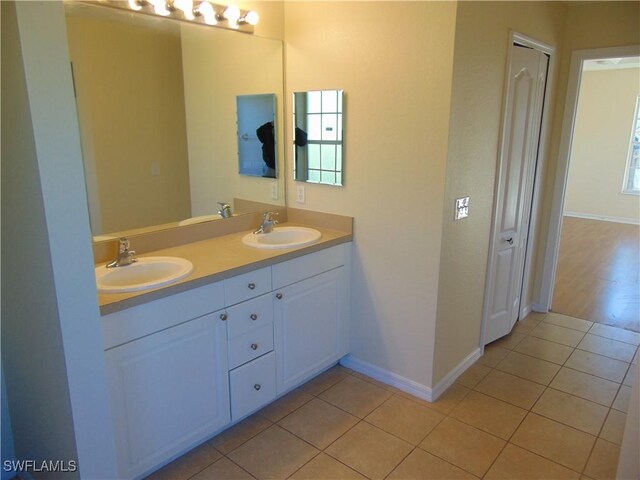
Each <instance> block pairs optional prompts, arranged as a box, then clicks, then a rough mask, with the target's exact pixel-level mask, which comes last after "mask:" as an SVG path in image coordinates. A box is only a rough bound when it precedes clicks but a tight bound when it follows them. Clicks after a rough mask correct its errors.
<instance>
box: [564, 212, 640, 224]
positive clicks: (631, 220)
mask: <svg viewBox="0 0 640 480" xmlns="http://www.w3.org/2000/svg"><path fill="white" fill-rule="evenodd" d="M562 215H563V216H565V217H575V218H586V219H587V220H601V221H603V222H614V223H628V224H630V225H640V219H638V218H628V217H612V216H609V215H594V214H591V213H581V212H562Z"/></svg>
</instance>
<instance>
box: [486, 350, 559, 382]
mask: <svg viewBox="0 0 640 480" xmlns="http://www.w3.org/2000/svg"><path fill="white" fill-rule="evenodd" d="M496 369H498V370H501V371H503V372H507V373H510V374H512V375H516V376H517V377H522V378H525V379H527V380H531V381H532V382H536V383H540V384H542V385H548V384H549V382H551V380H552V379H553V377H554V376H555V375H556V373H558V371H559V370H560V366H559V365H557V364H555V363H551V362H547V361H546V360H540V359H539V358H534V357H530V356H528V355H523V354H521V353H518V352H511V353H510V354H509V355H507V357H506V358H505V359H504V360H502V361H501V362H500V363H499V364H498V365H497V366H496Z"/></svg>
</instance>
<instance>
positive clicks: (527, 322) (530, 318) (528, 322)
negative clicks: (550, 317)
mask: <svg viewBox="0 0 640 480" xmlns="http://www.w3.org/2000/svg"><path fill="white" fill-rule="evenodd" d="M546 316H547V314H546V313H536V312H531V313H530V314H529V315H527V316H526V318H524V319H523V320H518V321H517V322H516V325H515V327H514V328H513V330H514V331H515V332H518V333H529V332H530V331H531V330H533V329H534V328H536V327H537V326H538V324H539V323H540V322H542V321H543V320H544V319H545V317H546Z"/></svg>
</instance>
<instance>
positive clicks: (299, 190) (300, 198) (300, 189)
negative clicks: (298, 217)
mask: <svg viewBox="0 0 640 480" xmlns="http://www.w3.org/2000/svg"><path fill="white" fill-rule="evenodd" d="M296 202H298V203H304V185H296Z"/></svg>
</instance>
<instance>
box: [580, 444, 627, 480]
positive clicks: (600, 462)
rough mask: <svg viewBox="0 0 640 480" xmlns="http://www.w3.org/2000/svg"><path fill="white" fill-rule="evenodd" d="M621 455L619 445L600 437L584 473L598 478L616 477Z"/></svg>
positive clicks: (609, 479)
mask: <svg viewBox="0 0 640 480" xmlns="http://www.w3.org/2000/svg"><path fill="white" fill-rule="evenodd" d="M619 455H620V447H619V446H618V445H616V444H614V443H611V442H607V441H606V440H602V439H601V438H599V439H598V441H597V442H596V446H595V448H594V449H593V453H592V454H591V457H590V458H589V463H588V464H587V468H585V470H584V473H585V474H586V475H588V476H589V477H591V478H594V479H596V480H613V479H615V478H616V470H617V469H618V456H619Z"/></svg>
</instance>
